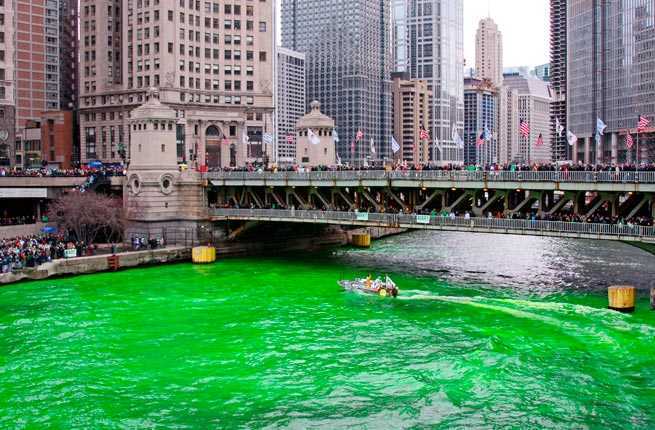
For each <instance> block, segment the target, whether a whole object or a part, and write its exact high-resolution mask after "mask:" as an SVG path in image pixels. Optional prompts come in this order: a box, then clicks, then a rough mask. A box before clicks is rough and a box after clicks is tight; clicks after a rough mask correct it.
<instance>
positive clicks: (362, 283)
mask: <svg viewBox="0 0 655 430" xmlns="http://www.w3.org/2000/svg"><path fill="white" fill-rule="evenodd" d="M338 284H339V285H340V286H341V287H342V288H343V289H344V290H345V291H354V292H362V293H365V294H375V295H378V296H380V297H397V296H398V287H397V286H396V284H395V282H393V281H392V280H391V278H390V277H388V276H385V278H384V280H382V279H380V278H377V279H375V280H373V279H372V278H371V277H370V276H368V277H367V278H365V279H355V280H354V281H348V280H341V281H339V282H338Z"/></svg>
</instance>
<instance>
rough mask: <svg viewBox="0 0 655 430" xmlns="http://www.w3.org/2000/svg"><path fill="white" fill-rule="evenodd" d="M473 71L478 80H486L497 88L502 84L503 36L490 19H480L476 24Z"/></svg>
mask: <svg viewBox="0 0 655 430" xmlns="http://www.w3.org/2000/svg"><path fill="white" fill-rule="evenodd" d="M475 70H476V76H477V77H478V78H479V79H488V80H489V81H491V83H492V84H493V85H495V86H497V87H499V86H501V85H502V84H503V34H502V33H501V32H500V31H499V30H498V25H496V23H495V22H494V20H493V19H491V18H484V19H481V20H480V23H479V24H478V31H477V33H476V34H475Z"/></svg>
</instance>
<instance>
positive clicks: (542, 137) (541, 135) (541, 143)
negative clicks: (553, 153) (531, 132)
mask: <svg viewBox="0 0 655 430" xmlns="http://www.w3.org/2000/svg"><path fill="white" fill-rule="evenodd" d="M535 144H536V145H537V146H541V145H543V144H544V136H543V134H541V133H539V136H538V137H537V141H536V142H535Z"/></svg>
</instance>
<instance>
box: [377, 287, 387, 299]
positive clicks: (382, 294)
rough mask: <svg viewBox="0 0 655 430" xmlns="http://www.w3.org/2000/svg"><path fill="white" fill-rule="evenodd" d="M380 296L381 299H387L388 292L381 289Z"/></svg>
mask: <svg viewBox="0 0 655 430" xmlns="http://www.w3.org/2000/svg"><path fill="white" fill-rule="evenodd" d="M378 294H379V295H380V297H387V290H385V289H384V288H380V291H378Z"/></svg>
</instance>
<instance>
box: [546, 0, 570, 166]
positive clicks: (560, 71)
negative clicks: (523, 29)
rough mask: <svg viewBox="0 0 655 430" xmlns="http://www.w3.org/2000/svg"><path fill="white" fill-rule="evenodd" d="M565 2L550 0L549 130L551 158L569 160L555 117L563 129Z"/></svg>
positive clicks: (566, 146) (564, 98)
mask: <svg viewBox="0 0 655 430" xmlns="http://www.w3.org/2000/svg"><path fill="white" fill-rule="evenodd" d="M566 2H567V0H550V84H551V88H552V90H553V101H552V103H551V105H550V117H551V124H552V125H551V130H550V136H551V141H552V142H553V146H552V148H553V160H555V161H562V160H570V159H571V156H570V153H571V151H570V150H569V145H568V144H567V142H566V139H565V138H563V136H565V133H562V137H561V136H559V134H558V133H557V130H555V127H556V123H557V121H556V119H557V120H559V122H560V124H561V125H562V127H564V129H565V130H566V129H567V121H566V31H567V30H566Z"/></svg>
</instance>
